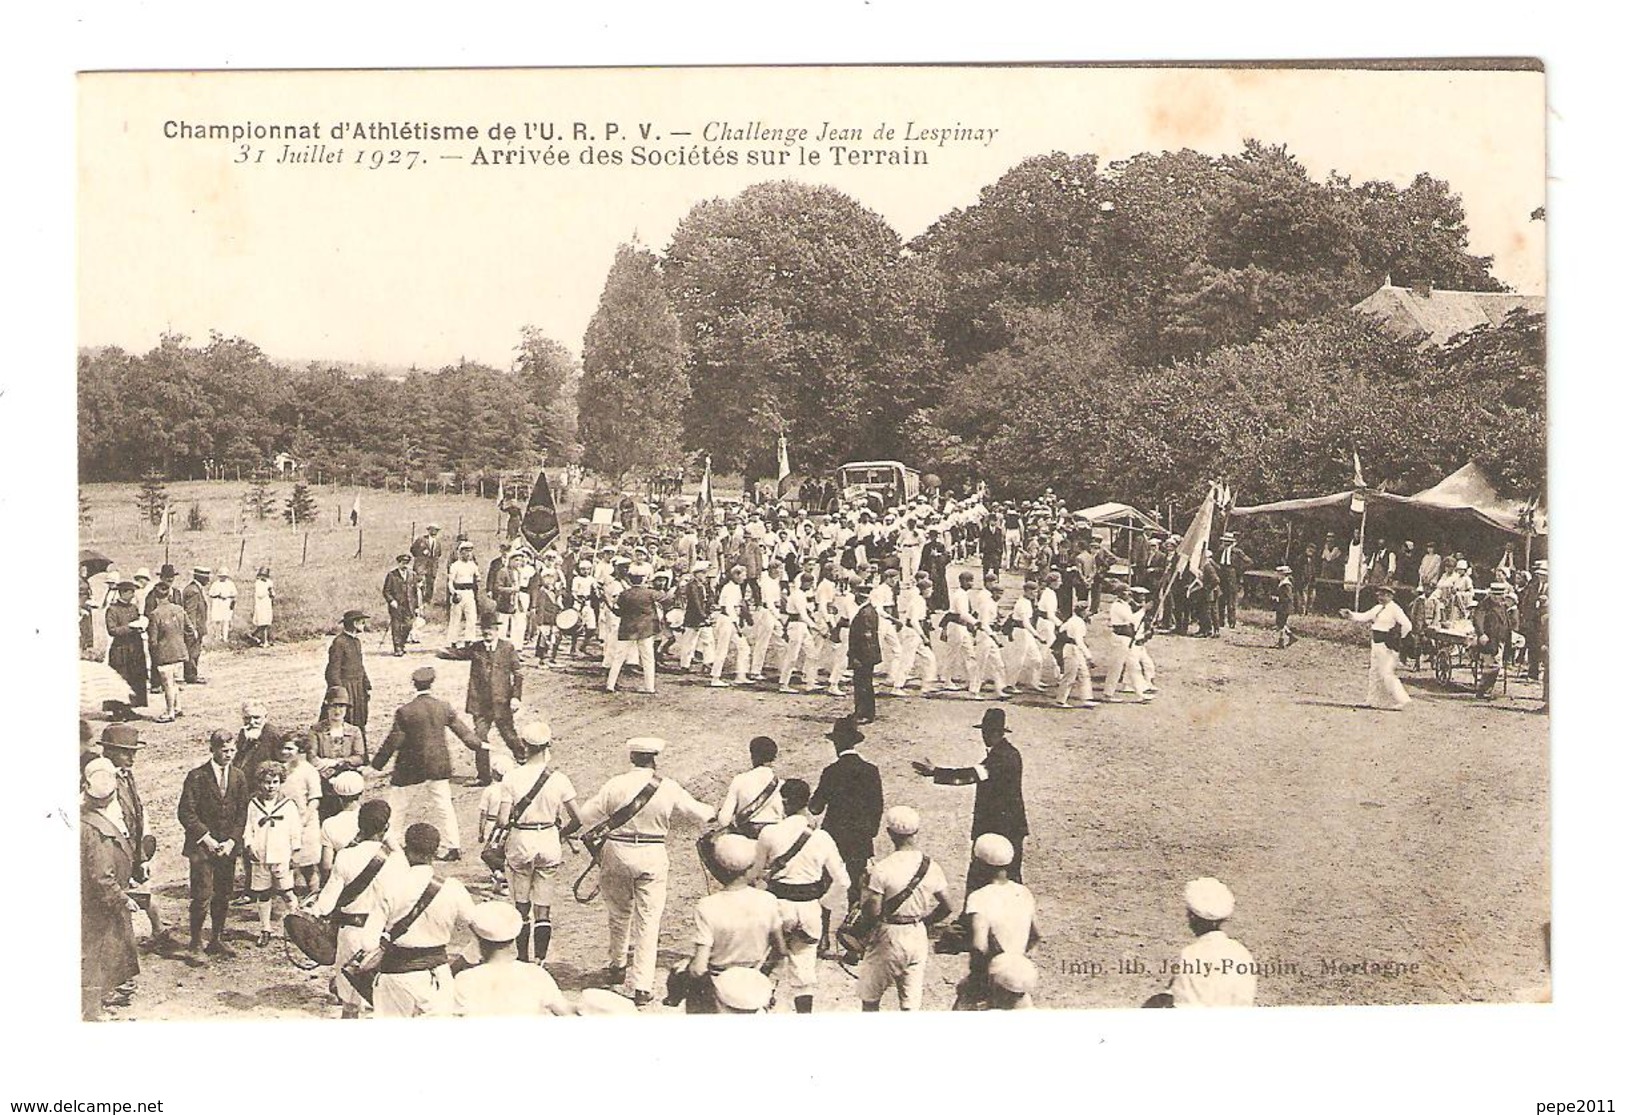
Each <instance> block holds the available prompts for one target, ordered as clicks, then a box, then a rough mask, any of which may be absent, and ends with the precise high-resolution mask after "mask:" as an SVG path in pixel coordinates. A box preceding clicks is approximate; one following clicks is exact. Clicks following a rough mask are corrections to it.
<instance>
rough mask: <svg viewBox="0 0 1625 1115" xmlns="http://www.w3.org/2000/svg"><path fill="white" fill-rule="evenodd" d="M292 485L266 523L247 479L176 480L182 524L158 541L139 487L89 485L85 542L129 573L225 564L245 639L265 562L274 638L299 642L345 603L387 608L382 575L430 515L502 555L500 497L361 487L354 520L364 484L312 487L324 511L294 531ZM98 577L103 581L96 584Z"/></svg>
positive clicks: (448, 532)
mask: <svg viewBox="0 0 1625 1115" xmlns="http://www.w3.org/2000/svg"><path fill="white" fill-rule="evenodd" d="M291 489H292V485H291V484H288V483H282V484H273V485H272V486H271V492H272V494H273V496H274V498H275V500H276V511H275V512H274V513H273V516H272V517H269V518H266V519H264V520H263V521H262V520H258V519H255V518H254V517H253V515H252V514H248V515H246V516H245V515H244V514H243V513H242V507H243V496H244V494H245V493H246V492H247V490H248V486H247V485H246V484H236V483H232V482H229V481H222V482H211V481H202V480H195V481H184V482H179V483H172V484H170V485H168V491H169V497H170V502H171V506H172V507H173V508H174V514H175V529H174V530H173V532H172V536H171V539H170V542H169V545H168V547H167V548H166V547H165V544H164V543H162V542H158V541H155V536H156V534H157V528H155V527H153V526H152V525H151V524H149V523H147V522H146V520H145V519H144V518H143V517H142V515H141V512H140V509H139V508H138V507H137V506H136V502H135V497H136V494H137V491H138V488H137V486H136V485H133V484H89V485H85V486H84V487H82V488H81V491H82V492H83V494H84V496H85V498H86V499H87V501H88V502H89V510H88V512H87V514H86V520H85V522H84V524H83V526H82V527H81V529H80V544H81V545H82V546H84V547H87V548H89V549H93V550H97V551H99V552H100V553H102V554H104V555H105V556H107V557H109V558H111V559H113V563H114V565H115V566H116V567H117V568H118V569H119V570H120V571H121V572H123V573H124V574H126V575H129V574H132V573H134V572H135V571H136V569H137V568H140V567H143V566H144V567H146V568H148V569H150V570H152V571H153V572H154V573H156V572H157V570H158V567H159V566H160V565H162V564H163V563H164V560H165V554H166V552H167V554H168V559H169V561H170V562H171V563H172V564H173V565H174V566H175V567H176V568H177V569H179V570H180V571H181V575H182V577H183V578H186V577H190V576H191V569H192V567H193V566H194V565H207V566H208V567H209V568H211V569H218V568H220V567H221V566H224V567H226V568H227V569H229V570H231V573H232V578H233V580H235V581H236V582H237V592H238V597H237V613H236V615H237V618H236V620H235V622H234V623H233V627H232V634H233V637H234V638H235V639H237V640H242V641H246V639H247V637H248V635H249V633H250V625H249V615H250V613H251V611H252V609H253V591H252V589H253V583H254V571H255V570H256V569H258V568H259V567H260V566H261V565H269V566H270V567H271V575H272V579H273V580H274V581H275V582H276V593H277V600H276V624H275V629H274V636H275V638H278V639H289V640H293V639H301V638H308V637H310V636H312V635H317V634H321V633H323V632H327V631H331V630H333V629H334V628H335V627H336V626H337V624H338V617H339V616H340V615H342V614H343V613H344V611H345V610H346V609H349V608H363V609H366V610H368V611H374V612H376V611H378V610H380V609H381V608H382V595H381V593H382V585H383V579H384V574H385V573H386V572H388V571H389V568H390V567H391V566H392V565H393V564H394V558H395V555H396V554H399V553H402V552H404V551H405V550H406V549H407V547H408V546H410V545H411V543H412V538H413V537H414V533H421V532H422V530H423V528H424V527H425V526H426V525H427V524H429V523H430V522H436V523H439V524H440V525H441V526H442V527H443V528H444V534H443V535H442V537H443V539H444V541H445V543H446V544H448V545H449V544H450V542H451V540H452V538H453V537H455V535H456V534H457V533H458V531H459V530H461V531H462V532H464V533H466V534H468V536H469V537H470V538H471V539H473V541H474V545H475V550H476V554H477V555H478V556H479V557H480V558H481V561H482V564H483V562H484V561H488V560H489V559H490V558H491V557H492V556H493V555H494V554H495V547H496V544H497V542H499V541H500V540H501V537H502V535H501V533H500V530H501V523H500V522H499V519H500V516H499V515H498V513H497V510H496V501H495V500H491V499H478V498H476V497H474V496H460V495H429V496H423V495H418V494H409V493H404V492H401V491H398V490H397V491H394V492H385V491H381V490H378V489H373V488H364V489H359V492H360V496H361V515H360V525H359V527H352V526H350V525H348V524H349V513H350V508H351V506H352V503H353V501H354V500H355V497H356V494H357V491H358V489H355V488H345V487H334V488H326V487H323V488H317V487H315V486H312V488H311V493H312V495H313V496H314V497H315V499H316V503H317V507H318V509H319V511H320V513H321V514H320V517H319V518H318V519H316V520H315V521H314V522H312V523H310V524H309V525H308V526H307V525H304V524H301V525H300V527H299V528H298V529H295V528H294V527H292V526H290V525H289V524H288V523H287V522H285V521H284V520H283V518H282V508H283V506H284V505H285V501H286V499H287V496H288V493H289V492H290V491H291ZM193 504H196V505H197V506H198V508H199V510H201V511H202V513H203V515H204V517H205V518H206V520H207V523H208V526H207V528H206V529H204V530H201V531H189V530H186V529H185V525H184V524H185V519H186V513H187V509H188V508H190V507H191V506H192V505H193ZM448 558H449V554H448ZM99 583H100V579H98V581H97V582H95V584H97V585H99ZM94 599H95V600H97V601H98V602H99V601H100V599H101V594H100V593H99V592H97V593H95V594H94ZM97 625H98V628H97V633H96V634H97V647H98V649H99V650H100V649H103V648H105V645H106V631H105V629H103V628H102V627H101V626H100V617H99V616H98V617H97Z"/></svg>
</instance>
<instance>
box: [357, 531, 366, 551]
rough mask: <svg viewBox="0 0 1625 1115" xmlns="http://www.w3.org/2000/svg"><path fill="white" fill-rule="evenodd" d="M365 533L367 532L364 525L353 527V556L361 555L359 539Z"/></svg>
mask: <svg viewBox="0 0 1625 1115" xmlns="http://www.w3.org/2000/svg"><path fill="white" fill-rule="evenodd" d="M366 533H367V528H366V527H356V528H355V556H356V557H360V556H361V539H362V538H363V537H364V536H365V535H366Z"/></svg>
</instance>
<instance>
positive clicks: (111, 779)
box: [85, 759, 118, 798]
mask: <svg viewBox="0 0 1625 1115" xmlns="http://www.w3.org/2000/svg"><path fill="white" fill-rule="evenodd" d="M117 789H118V768H117V767H115V766H114V765H113V763H112V761H111V760H109V759H92V760H91V761H90V762H88V763H86V764H85V792H86V793H88V794H89V795H90V796H91V797H93V798H109V797H112V796H113V792H114V791H115V790H117Z"/></svg>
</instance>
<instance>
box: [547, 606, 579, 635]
mask: <svg viewBox="0 0 1625 1115" xmlns="http://www.w3.org/2000/svg"><path fill="white" fill-rule="evenodd" d="M553 625H554V626H555V627H557V628H558V629H559V630H560V631H574V630H575V629H576V628H577V627H579V626H580V625H581V613H580V612H578V611H576V610H575V609H574V608H565V609H564V610H562V611H561V612H559V614H558V618H557V619H555V620H554V621H553Z"/></svg>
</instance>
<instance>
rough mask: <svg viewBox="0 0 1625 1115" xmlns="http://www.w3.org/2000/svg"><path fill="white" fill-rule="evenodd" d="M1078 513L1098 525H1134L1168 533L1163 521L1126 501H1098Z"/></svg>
mask: <svg viewBox="0 0 1625 1115" xmlns="http://www.w3.org/2000/svg"><path fill="white" fill-rule="evenodd" d="M1078 514H1080V515H1082V516H1083V517H1084V518H1085V519H1088V520H1089V521H1090V522H1091V523H1093V524H1095V525H1096V526H1111V527H1134V528H1136V529H1139V530H1149V531H1153V532H1156V533H1161V534H1166V533H1167V531H1166V530H1165V529H1164V528H1163V525H1162V524H1161V523H1159V522H1157V521H1156V520H1155V519H1153V518H1151V516H1149V515H1147V514H1146V513H1145V512H1144V511H1141V510H1140V509H1139V508H1136V507H1130V506H1129V505H1128V504H1126V503H1097V504H1095V506H1093V507H1085V508H1084V509H1083V510H1081V511H1079V512H1078Z"/></svg>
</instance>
